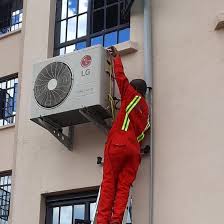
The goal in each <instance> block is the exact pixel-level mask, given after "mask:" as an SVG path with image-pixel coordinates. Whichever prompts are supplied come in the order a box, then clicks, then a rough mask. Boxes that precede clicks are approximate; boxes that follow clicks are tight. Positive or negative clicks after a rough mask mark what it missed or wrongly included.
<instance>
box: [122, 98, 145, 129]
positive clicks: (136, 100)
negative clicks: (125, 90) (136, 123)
mask: <svg viewBox="0 0 224 224" xmlns="http://www.w3.org/2000/svg"><path fill="white" fill-rule="evenodd" d="M140 100H141V97H140V96H135V97H134V99H133V100H132V101H131V102H130V103H129V104H128V106H127V107H126V114H125V118H124V122H123V125H122V131H127V130H128V127H129V124H130V119H129V117H128V115H129V114H130V113H131V111H132V110H133V109H134V107H135V106H136V105H137V104H138V103H139V101H140Z"/></svg>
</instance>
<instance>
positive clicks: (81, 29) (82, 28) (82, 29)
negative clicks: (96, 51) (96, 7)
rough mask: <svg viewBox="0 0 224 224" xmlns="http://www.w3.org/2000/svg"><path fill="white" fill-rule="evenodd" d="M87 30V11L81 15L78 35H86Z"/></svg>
mask: <svg viewBox="0 0 224 224" xmlns="http://www.w3.org/2000/svg"><path fill="white" fill-rule="evenodd" d="M86 32H87V13H86V14H84V15H81V16H79V20H78V37H83V36H86Z"/></svg>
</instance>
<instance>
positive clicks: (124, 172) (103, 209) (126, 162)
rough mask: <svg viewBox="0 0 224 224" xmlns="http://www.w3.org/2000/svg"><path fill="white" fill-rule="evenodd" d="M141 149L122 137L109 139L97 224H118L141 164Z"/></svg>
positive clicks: (135, 143)
mask: <svg viewBox="0 0 224 224" xmlns="http://www.w3.org/2000/svg"><path fill="white" fill-rule="evenodd" d="M140 160H141V157H140V147H139V144H138V143H137V142H135V141H133V142H129V141H124V139H122V137H119V136H117V137H112V138H109V139H108V141H107V144H106V145H105V151H104V167H103V181H102V184H101V194H100V200H99V205H98V213H97V224H112V223H113V224H121V223H122V220H123V216H124V212H125V209H126V205H127V202H128V197H129V191H130V187H131V185H132V183H133V181H134V180H135V177H136V174H137V170H138V167H139V164H140Z"/></svg>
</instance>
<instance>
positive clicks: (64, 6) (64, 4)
mask: <svg viewBox="0 0 224 224" xmlns="http://www.w3.org/2000/svg"><path fill="white" fill-rule="evenodd" d="M67 1H68V0H62V10H61V19H65V18H66V17H67Z"/></svg>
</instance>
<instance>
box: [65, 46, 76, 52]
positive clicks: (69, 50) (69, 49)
mask: <svg viewBox="0 0 224 224" xmlns="http://www.w3.org/2000/svg"><path fill="white" fill-rule="evenodd" d="M74 50H75V44H73V45H70V46H68V47H66V54H68V53H71V52H73V51H74Z"/></svg>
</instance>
